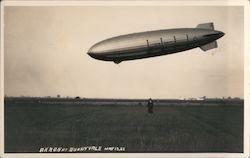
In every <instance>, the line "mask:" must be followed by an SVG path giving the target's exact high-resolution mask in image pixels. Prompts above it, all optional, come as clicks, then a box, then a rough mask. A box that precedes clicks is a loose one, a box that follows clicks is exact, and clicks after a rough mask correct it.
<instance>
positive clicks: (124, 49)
mask: <svg viewBox="0 0 250 158" xmlns="http://www.w3.org/2000/svg"><path fill="white" fill-rule="evenodd" d="M222 36H224V33H223V32H222V31H217V30H214V24H213V23H202V24H199V25H197V26H196V27H195V28H175V29H164V30H155V31H146V32H139V33H131V34H126V35H121V36H116V37H112V38H108V39H105V40H103V41H100V42H98V43H96V44H94V45H93V46H92V47H91V48H90V49H89V51H88V52H87V54H88V55H89V56H90V57H92V58H94V59H98V60H103V61H112V62H114V63H116V64H119V63H121V62H122V61H127V60H136V59H143V58H149V57H156V56H161V55H169V54H173V53H178V52H182V51H186V50H189V49H193V48H197V47H200V48H201V50H203V51H207V50H210V49H214V48H217V47H218V45H217V41H216V40H217V39H219V38H221V37H222Z"/></svg>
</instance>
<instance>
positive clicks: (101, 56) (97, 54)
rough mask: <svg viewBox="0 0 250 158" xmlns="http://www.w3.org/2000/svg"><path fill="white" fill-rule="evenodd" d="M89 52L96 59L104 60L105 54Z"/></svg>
mask: <svg viewBox="0 0 250 158" xmlns="http://www.w3.org/2000/svg"><path fill="white" fill-rule="evenodd" d="M87 54H88V55H89V56H90V57H92V58H94V59H99V60H103V58H104V56H103V55H102V54H100V53H94V52H91V51H89V52H88V53H87Z"/></svg>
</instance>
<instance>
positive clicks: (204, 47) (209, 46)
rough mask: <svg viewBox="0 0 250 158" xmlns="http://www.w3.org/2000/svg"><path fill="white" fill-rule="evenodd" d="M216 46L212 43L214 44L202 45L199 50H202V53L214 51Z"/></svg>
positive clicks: (215, 43)
mask: <svg viewBox="0 0 250 158" xmlns="http://www.w3.org/2000/svg"><path fill="white" fill-rule="evenodd" d="M217 47H218V45H217V42H216V41H214V42H211V43H208V44H206V45H203V46H200V48H201V49H202V50H203V51H207V50H209V49H214V48H217Z"/></svg>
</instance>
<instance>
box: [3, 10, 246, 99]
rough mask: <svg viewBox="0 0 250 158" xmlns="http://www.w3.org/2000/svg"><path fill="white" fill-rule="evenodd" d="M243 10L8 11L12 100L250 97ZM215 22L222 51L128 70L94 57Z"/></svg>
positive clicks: (7, 74) (136, 64) (196, 52)
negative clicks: (158, 33) (122, 44)
mask: <svg viewBox="0 0 250 158" xmlns="http://www.w3.org/2000/svg"><path fill="white" fill-rule="evenodd" d="M243 13H244V12H243V8H242V7H239V6H238V7H235V6H231V7H229V6H210V7H209V6H196V7H193V6H182V7H181V6H57V7H56V6H6V7H5V8H4V26H5V29H4V91H5V95H8V96H41V97H42V96H56V95H58V94H60V95H61V96H70V97H75V96H80V97H86V98H162V99H164V98H166V99H167V98H193V97H195V98H196V97H202V96H207V97H228V96H231V97H240V98H243V96H244V92H243V91H244V83H243V81H244V52H243V50H244V49H243V48H244V45H243V43H244V42H243V35H244V32H243V31H244V28H243V23H244V17H243V15H244V14H243ZM207 22H213V23H214V26H215V29H216V30H219V31H223V32H224V33H225V36H223V37H222V38H220V39H219V40H218V41H217V42H218V48H216V49H212V50H209V51H207V52H203V51H202V50H201V49H200V48H196V49H191V50H188V51H184V52H181V53H177V54H172V55H165V56H160V57H153V58H147V59H141V60H133V61H125V62H122V63H120V64H118V65H117V64H114V63H113V62H105V61H99V60H95V59H93V58H91V57H89V56H88V55H87V54H86V53H87V51H88V50H89V48H90V47H91V46H92V45H94V44H95V43H97V42H99V41H101V40H104V39H106V38H110V37H113V36H118V35H123V34H128V33H134V32H143V31H150V30H158V29H171V28H194V27H196V26H197V25H198V24H200V23H207Z"/></svg>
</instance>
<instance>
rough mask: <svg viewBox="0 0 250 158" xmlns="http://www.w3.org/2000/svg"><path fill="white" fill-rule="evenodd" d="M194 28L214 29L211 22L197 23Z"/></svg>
mask: <svg viewBox="0 0 250 158" xmlns="http://www.w3.org/2000/svg"><path fill="white" fill-rule="evenodd" d="M196 28H201V29H210V30H214V23H212V22H211V23H203V24H199V25H197V26H196Z"/></svg>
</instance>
